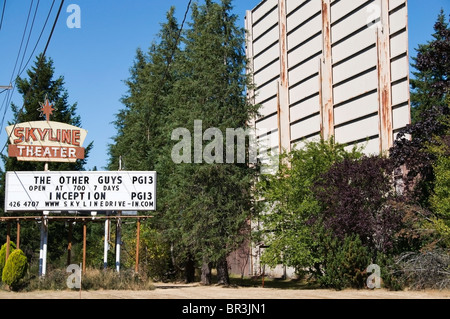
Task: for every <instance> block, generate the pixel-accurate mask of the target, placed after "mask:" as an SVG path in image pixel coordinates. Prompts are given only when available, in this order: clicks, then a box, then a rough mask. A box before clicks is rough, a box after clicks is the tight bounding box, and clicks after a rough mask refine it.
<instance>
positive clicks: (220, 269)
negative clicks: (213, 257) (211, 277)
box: [217, 257, 230, 286]
mask: <svg viewBox="0 0 450 319" xmlns="http://www.w3.org/2000/svg"><path fill="white" fill-rule="evenodd" d="M217 284H219V285H224V286H229V285H230V276H229V275H228V262H227V258H226V257H223V258H221V259H220V260H219V262H218V263H217Z"/></svg>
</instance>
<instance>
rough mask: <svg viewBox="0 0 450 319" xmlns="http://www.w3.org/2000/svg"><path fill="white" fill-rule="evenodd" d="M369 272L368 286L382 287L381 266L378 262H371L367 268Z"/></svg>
mask: <svg viewBox="0 0 450 319" xmlns="http://www.w3.org/2000/svg"><path fill="white" fill-rule="evenodd" d="M366 271H367V273H369V274H371V275H370V276H369V277H367V281H366V284H367V288H369V289H375V288H377V289H380V288H381V268H380V266H378V265H376V264H371V265H369V266H368V267H367V268H366Z"/></svg>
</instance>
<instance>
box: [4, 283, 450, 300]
mask: <svg viewBox="0 0 450 319" xmlns="http://www.w3.org/2000/svg"><path fill="white" fill-rule="evenodd" d="M0 299H203V300H205V299H247V300H250V299H291V300H292V299H450V290H443V291H439V290H426V291H388V290H385V289H375V290H343V291H335V290H327V289H314V290H297V289H274V288H261V287H259V288H258V287H249V288H242V287H233V288H229V287H221V286H208V287H205V286H201V285H199V284H193V285H185V284H161V283H157V284H155V289H154V290H148V291H117V290H99V291H81V293H80V292H79V291H70V290H65V291H34V292H21V293H16V292H7V291H0Z"/></svg>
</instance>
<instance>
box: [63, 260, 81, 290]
mask: <svg viewBox="0 0 450 319" xmlns="http://www.w3.org/2000/svg"><path fill="white" fill-rule="evenodd" d="M66 272H68V273H71V274H70V275H69V276H68V277H67V281H66V284H67V288H69V289H73V288H76V289H80V288H81V265H76V264H72V265H69V266H68V267H67V269H66Z"/></svg>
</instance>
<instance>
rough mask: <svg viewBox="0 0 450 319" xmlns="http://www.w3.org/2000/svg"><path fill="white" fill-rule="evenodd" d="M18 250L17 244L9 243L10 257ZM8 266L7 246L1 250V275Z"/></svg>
mask: <svg viewBox="0 0 450 319" xmlns="http://www.w3.org/2000/svg"><path fill="white" fill-rule="evenodd" d="M15 249H16V244H14V243H13V242H10V243H9V255H11V253H12V252H13V251H14V250H15ZM5 264H6V244H4V245H3V246H2V248H1V249H0V274H1V273H2V272H3V268H4V267H5Z"/></svg>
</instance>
